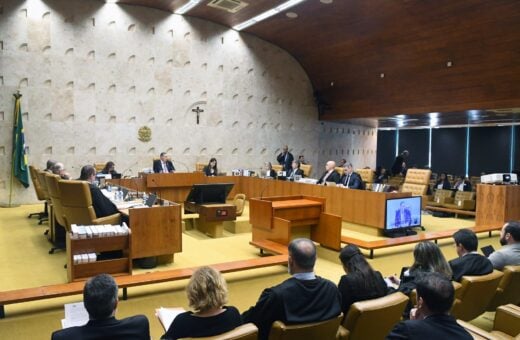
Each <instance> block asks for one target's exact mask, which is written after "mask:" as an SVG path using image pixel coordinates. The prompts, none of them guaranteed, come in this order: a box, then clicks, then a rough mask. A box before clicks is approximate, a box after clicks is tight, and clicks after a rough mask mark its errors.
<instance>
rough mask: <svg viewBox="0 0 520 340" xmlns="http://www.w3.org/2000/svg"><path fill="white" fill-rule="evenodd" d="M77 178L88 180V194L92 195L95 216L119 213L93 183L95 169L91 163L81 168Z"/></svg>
mask: <svg viewBox="0 0 520 340" xmlns="http://www.w3.org/2000/svg"><path fill="white" fill-rule="evenodd" d="M79 180H81V181H87V182H89V188H90V196H91V197H92V206H93V207H94V211H95V212H96V217H105V216H110V215H113V214H118V213H119V210H118V209H117V207H116V205H115V204H114V203H112V201H111V200H110V199H108V197H106V196H105V195H104V194H103V193H102V192H101V190H100V189H99V188H98V187H97V186H96V185H95V184H94V181H95V180H96V169H95V168H94V167H93V166H92V165H85V166H84V167H82V168H81V173H80V176H79Z"/></svg>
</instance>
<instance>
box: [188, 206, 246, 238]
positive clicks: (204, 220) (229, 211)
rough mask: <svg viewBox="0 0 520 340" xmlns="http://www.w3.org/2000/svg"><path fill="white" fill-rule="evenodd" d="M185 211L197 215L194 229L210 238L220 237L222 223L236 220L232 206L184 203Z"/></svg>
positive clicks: (234, 207) (235, 208) (221, 234)
mask: <svg viewBox="0 0 520 340" xmlns="http://www.w3.org/2000/svg"><path fill="white" fill-rule="evenodd" d="M184 208H185V209H186V210H187V211H190V212H193V213H197V214H199V218H198V219H195V228H197V229H198V230H200V231H201V232H203V233H205V234H207V235H209V236H211V237H222V236H223V231H224V225H223V223H222V222H224V221H234V220H236V218H237V207H236V206H234V205H233V204H195V203H193V202H184Z"/></svg>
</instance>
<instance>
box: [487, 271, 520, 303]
mask: <svg viewBox="0 0 520 340" xmlns="http://www.w3.org/2000/svg"><path fill="white" fill-rule="evenodd" d="M503 273H504V276H502V279H501V280H500V283H499V284H498V288H497V291H496V293H495V296H494V297H493V299H492V300H491V302H490V303H489V305H488V306H487V308H486V309H487V310H488V311H494V310H495V309H496V308H497V307H498V306H501V305H505V304H508V303H513V304H515V305H519V304H520V265H519V266H505V267H504V270H503Z"/></svg>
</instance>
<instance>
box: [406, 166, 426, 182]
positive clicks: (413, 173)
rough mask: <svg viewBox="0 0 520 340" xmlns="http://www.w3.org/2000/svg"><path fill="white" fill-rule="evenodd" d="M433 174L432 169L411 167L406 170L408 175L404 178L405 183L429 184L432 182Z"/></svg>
mask: <svg viewBox="0 0 520 340" xmlns="http://www.w3.org/2000/svg"><path fill="white" fill-rule="evenodd" d="M431 174H432V171H431V170H426V169H409V170H408V171H407V172H406V177H405V179H404V182H405V183H410V184H423V185H428V183H430V176H431Z"/></svg>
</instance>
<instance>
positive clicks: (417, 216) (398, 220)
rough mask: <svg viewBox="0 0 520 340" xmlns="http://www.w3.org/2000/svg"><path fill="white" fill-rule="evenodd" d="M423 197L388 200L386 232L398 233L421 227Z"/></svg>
mask: <svg viewBox="0 0 520 340" xmlns="http://www.w3.org/2000/svg"><path fill="white" fill-rule="evenodd" d="M421 199H422V198H421V196H414V197H402V198H391V199H387V200H386V214H385V230H387V231H394V230H395V231H397V230H399V229H406V228H412V227H420V226H421Z"/></svg>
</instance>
